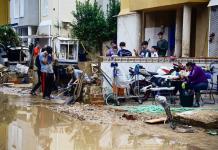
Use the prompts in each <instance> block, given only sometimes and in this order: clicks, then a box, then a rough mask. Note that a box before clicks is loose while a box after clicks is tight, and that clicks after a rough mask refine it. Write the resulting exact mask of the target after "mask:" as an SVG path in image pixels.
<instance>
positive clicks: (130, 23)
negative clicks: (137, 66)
mask: <svg viewBox="0 0 218 150" xmlns="http://www.w3.org/2000/svg"><path fill="white" fill-rule="evenodd" d="M122 41H123V42H126V48H127V49H128V50H130V51H131V52H132V54H133V55H134V51H133V49H139V48H140V43H141V15H140V14H139V13H136V12H134V13H131V14H127V15H120V16H118V18H117V44H118V45H119V43H120V42H122Z"/></svg>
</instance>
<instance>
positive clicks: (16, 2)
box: [14, 0, 19, 18]
mask: <svg viewBox="0 0 218 150" xmlns="http://www.w3.org/2000/svg"><path fill="white" fill-rule="evenodd" d="M14 18H19V0H14Z"/></svg>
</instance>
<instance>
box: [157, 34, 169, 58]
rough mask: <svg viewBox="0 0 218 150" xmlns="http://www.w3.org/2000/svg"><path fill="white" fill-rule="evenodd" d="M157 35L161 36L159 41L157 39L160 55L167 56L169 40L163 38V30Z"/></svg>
mask: <svg viewBox="0 0 218 150" xmlns="http://www.w3.org/2000/svg"><path fill="white" fill-rule="evenodd" d="M157 35H158V37H159V41H157V47H158V55H159V56H160V57H165V56H166V52H167V50H168V41H167V40H165V39H164V38H163V32H159V33H158V34H157Z"/></svg>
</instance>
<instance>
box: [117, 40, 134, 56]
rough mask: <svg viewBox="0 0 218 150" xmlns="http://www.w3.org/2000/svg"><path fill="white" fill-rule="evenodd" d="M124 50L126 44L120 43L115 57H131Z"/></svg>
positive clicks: (128, 52)
mask: <svg viewBox="0 0 218 150" xmlns="http://www.w3.org/2000/svg"><path fill="white" fill-rule="evenodd" d="M125 48H126V43H125V42H120V50H119V51H118V53H117V55H118V56H119V57H126V56H132V53H131V52H130V51H129V50H127V49H125Z"/></svg>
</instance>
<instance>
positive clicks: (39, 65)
mask: <svg viewBox="0 0 218 150" xmlns="http://www.w3.org/2000/svg"><path fill="white" fill-rule="evenodd" d="M45 50H46V49H45V48H42V50H41V53H42V52H44V51H45ZM35 66H36V72H37V78H38V82H37V83H36V84H35V86H34V87H33V88H32V90H31V92H30V94H31V95H33V96H34V95H36V90H38V89H39V87H40V86H41V63H40V60H39V55H38V56H36V59H35Z"/></svg>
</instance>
